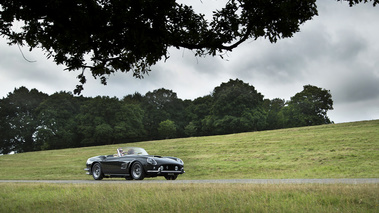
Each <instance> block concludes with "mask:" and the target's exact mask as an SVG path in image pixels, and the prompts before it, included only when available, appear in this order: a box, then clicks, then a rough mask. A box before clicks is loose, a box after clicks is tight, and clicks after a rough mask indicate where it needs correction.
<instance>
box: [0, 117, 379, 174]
mask: <svg viewBox="0 0 379 213" xmlns="http://www.w3.org/2000/svg"><path fill="white" fill-rule="evenodd" d="M123 146H140V147H143V148H145V149H146V150H147V151H148V152H149V153H150V154H157V155H163V156H176V157H179V158H181V159H182V160H183V161H184V163H185V170H186V173H185V174H184V175H181V176H179V179H234V178H238V179H246V178H378V177H379V120H374V121H363V122H353V123H343V124H331V125H322V126H313V127H302V128H292V129H282V130H273V131H262V132H249V133H241V134H232V135H222V136H211V137H196V138H195V137H194V138H182V139H171V140H160V141H148V142H139V143H130V144H118V145H108V146H97V147H85V148H75V149H63V150H51V151H41V152H29V153H20V154H15V155H4V156H0V171H1V172H0V179H36V180H40V179H50V180H51V179H57V180H59V179H67V180H69V179H91V178H92V177H91V176H88V175H85V171H84V170H83V169H84V167H85V162H86V160H87V158H89V157H92V156H96V155H102V154H113V153H115V152H116V148H117V147H123Z"/></svg>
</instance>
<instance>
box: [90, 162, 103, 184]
mask: <svg viewBox="0 0 379 213" xmlns="http://www.w3.org/2000/svg"><path fill="white" fill-rule="evenodd" d="M92 176H93V179H95V180H102V179H103V177H104V176H103V172H102V171H101V165H100V164H99V163H95V165H93V167H92Z"/></svg>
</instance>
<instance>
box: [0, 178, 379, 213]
mask: <svg viewBox="0 0 379 213" xmlns="http://www.w3.org/2000/svg"><path fill="white" fill-rule="evenodd" d="M378 192H379V185H378V184H358V185H341V184H332V185H330V184H326V185H319V184H300V185H298V184H286V185H265V184H169V183H167V184H151V183H149V184H139V183H136V184H111V183H110V184H101V185H100V184H41V183H34V184H25V183H18V184H9V183H7V184H4V183H0V203H1V205H0V212H307V213H310V212H317V213H318V212H378V211H379V193H378Z"/></svg>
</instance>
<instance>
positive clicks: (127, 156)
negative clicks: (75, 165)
mask: <svg viewBox="0 0 379 213" xmlns="http://www.w3.org/2000/svg"><path fill="white" fill-rule="evenodd" d="M183 166H184V163H183V161H182V160H181V159H180V158H176V157H162V156H157V155H149V154H148V153H147V152H146V150H145V149H143V148H139V147H126V148H118V149H117V153H116V154H113V155H99V156H96V157H91V158H89V159H88V160H87V163H86V168H85V169H84V170H86V171H87V174H88V175H92V176H93V178H94V179H95V180H102V179H103V178H111V177H121V178H125V179H126V180H133V179H134V180H143V179H144V178H145V177H157V176H164V177H165V178H166V179H167V180H175V179H176V178H177V177H178V175H179V174H183V173H185V171H184V167H183Z"/></svg>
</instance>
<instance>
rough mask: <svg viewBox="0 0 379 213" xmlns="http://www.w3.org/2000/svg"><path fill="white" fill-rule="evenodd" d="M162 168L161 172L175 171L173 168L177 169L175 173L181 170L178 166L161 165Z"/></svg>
mask: <svg viewBox="0 0 379 213" xmlns="http://www.w3.org/2000/svg"><path fill="white" fill-rule="evenodd" d="M162 166H163V170H162V171H167V170H169V171H175V166H177V167H178V170H177V171H180V170H181V169H182V167H181V166H178V165H162Z"/></svg>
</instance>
